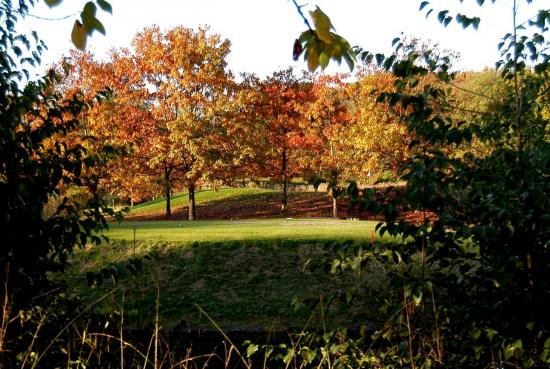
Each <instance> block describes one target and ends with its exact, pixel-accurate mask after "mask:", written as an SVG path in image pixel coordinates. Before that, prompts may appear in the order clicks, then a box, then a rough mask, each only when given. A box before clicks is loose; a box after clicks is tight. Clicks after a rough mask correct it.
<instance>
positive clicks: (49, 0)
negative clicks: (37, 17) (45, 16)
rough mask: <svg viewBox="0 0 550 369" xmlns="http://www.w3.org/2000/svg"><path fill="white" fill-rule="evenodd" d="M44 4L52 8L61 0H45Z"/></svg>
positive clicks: (61, 0)
mask: <svg viewBox="0 0 550 369" xmlns="http://www.w3.org/2000/svg"><path fill="white" fill-rule="evenodd" d="M45 2H46V5H47V6H49V7H50V8H53V7H54V6H58V5H59V4H61V3H62V2H63V0H45Z"/></svg>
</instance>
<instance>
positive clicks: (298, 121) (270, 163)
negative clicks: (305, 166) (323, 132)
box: [254, 69, 311, 212]
mask: <svg viewBox="0 0 550 369" xmlns="http://www.w3.org/2000/svg"><path fill="white" fill-rule="evenodd" d="M255 88H256V94H257V98H256V99H255V102H254V104H255V106H254V109H256V110H257V111H258V112H259V113H260V114H261V118H260V119H261V120H263V122H264V133H263V134H264V135H265V137H267V142H268V144H269V147H268V150H267V151H268V158H267V160H266V162H265V163H264V164H263V165H264V169H265V172H266V173H267V174H268V176H269V177H271V178H277V179H279V180H280V181H281V182H282V184H283V195H282V198H281V210H282V211H283V212H285V211H287V209H288V182H289V180H290V179H291V178H292V176H293V175H295V174H297V171H296V167H295V165H296V164H297V161H295V160H294V159H295V157H296V156H297V154H298V153H297V152H296V151H297V149H299V148H301V147H303V144H304V142H303V138H304V136H303V132H304V131H303V127H304V126H305V124H304V120H305V116H304V114H303V109H302V108H301V106H302V105H303V104H306V103H307V102H308V101H310V99H311V86H310V84H309V83H308V82H307V80H306V79H305V78H299V77H297V76H295V75H294V72H293V70H292V69H286V70H282V71H278V72H275V73H273V75H272V76H270V77H268V78H266V79H265V80H262V81H259V85H256V87H255Z"/></svg>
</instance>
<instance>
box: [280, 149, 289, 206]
mask: <svg viewBox="0 0 550 369" xmlns="http://www.w3.org/2000/svg"><path fill="white" fill-rule="evenodd" d="M281 169H282V174H283V198H282V201H281V211H282V212H283V213H286V211H287V210H288V183H287V182H288V178H287V157H286V148H283V153H282V155H281Z"/></svg>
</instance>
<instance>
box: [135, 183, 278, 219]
mask: <svg viewBox="0 0 550 369" xmlns="http://www.w3.org/2000/svg"><path fill="white" fill-rule="evenodd" d="M277 193H278V191H275V190H266V189H261V188H222V189H219V190H204V191H197V192H196V193H195V201H196V203H197V205H198V206H200V205H204V204H208V203H211V202H216V201H223V200H230V201H239V200H246V199H247V198H250V199H254V198H262V195H264V197H265V195H268V196H270V195H276V194H277ZM187 202H188V197H187V194H186V193H185V194H179V195H175V196H173V197H172V198H171V201H170V204H171V207H172V209H177V208H181V207H185V206H187ZM165 209H166V198H165V197H161V198H158V199H155V200H152V201H147V202H144V203H141V204H138V205H136V206H134V207H133V208H132V209H131V210H130V213H129V214H128V217H129V218H133V217H140V216H147V215H150V216H155V215H162V214H163V213H164V210H165Z"/></svg>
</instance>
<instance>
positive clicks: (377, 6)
mask: <svg viewBox="0 0 550 369" xmlns="http://www.w3.org/2000/svg"><path fill="white" fill-rule="evenodd" d="M110 3H111V5H112V6H113V15H110V14H108V13H105V12H102V11H101V10H99V9H98V15H97V16H98V18H99V19H100V20H101V21H102V22H103V24H104V25H105V28H106V29H107V36H102V35H101V34H98V33H96V34H94V35H93V37H92V38H91V39H89V40H88V49H89V50H90V51H91V52H93V53H94V54H95V55H96V56H98V57H100V58H101V57H104V56H106V55H107V53H108V51H109V50H110V49H111V48H113V47H115V48H119V47H127V46H130V42H131V40H132V38H133V36H134V35H135V34H136V32H138V31H140V30H142V29H143V28H144V27H145V26H150V25H153V24H156V25H159V26H160V27H161V28H163V29H168V28H171V27H174V26H179V25H181V26H185V27H190V28H197V27H198V26H199V25H209V26H210V29H211V31H212V32H213V33H219V34H220V35H221V36H222V37H224V38H228V39H229V40H231V43H232V46H231V54H230V55H229V57H228V64H229V68H230V69H231V70H232V71H233V72H234V73H235V74H238V73H240V72H249V73H256V74H258V75H260V76H265V75H270V74H271V73H272V72H273V71H275V70H279V69H284V68H286V67H287V66H289V65H293V66H295V67H296V68H297V69H305V68H306V64H305V63H304V62H303V60H299V61H298V62H294V61H293V60H292V45H293V42H294V39H296V38H297V37H299V35H300V33H301V32H302V31H304V30H306V26H305V24H304V23H303V21H302V19H301V18H300V16H299V15H298V13H297V12H296V10H295V7H294V5H293V4H292V2H291V1H289V0H200V1H196V0H155V1H154V2H151V1H148V0H147V1H146V0H110ZM299 3H306V2H305V1H303V2H300V1H299ZM307 3H308V5H307V7H305V8H304V12H305V14H308V13H307V10H312V9H314V8H315V5H318V6H319V7H320V8H321V9H322V10H323V11H324V12H325V13H327V14H328V15H329V16H330V18H331V20H332V23H333V25H334V27H335V28H336V31H337V32H338V33H339V34H340V35H342V36H344V37H345V38H346V39H347V40H348V41H349V42H350V44H351V45H352V46H355V45H358V46H361V47H362V48H364V49H366V50H369V51H371V52H375V53H376V52H383V53H390V52H391V42H392V40H393V39H394V38H395V37H398V36H399V35H400V33H401V32H403V34H404V35H406V36H413V37H417V38H420V39H429V40H432V41H433V42H435V43H438V44H439V45H440V47H441V48H443V49H451V50H454V51H457V52H459V53H460V55H461V58H460V60H459V62H458V64H457V67H458V68H459V69H463V70H470V69H471V70H480V69H483V68H484V67H486V66H491V67H492V66H494V64H495V62H496V61H497V60H498V58H499V53H498V50H497V44H498V43H499V41H500V39H501V38H502V37H503V36H504V34H506V33H507V32H511V30H512V0H501V1H499V0H497V1H496V3H495V4H491V1H490V0H487V1H486V4H485V5H484V6H483V7H479V6H477V5H476V1H475V0H464V3H463V4H462V5H461V4H460V2H459V1H458V0H454V1H449V0H432V1H431V3H432V4H431V5H432V6H433V7H434V8H435V9H437V10H440V9H441V10H442V9H450V10H451V12H450V14H451V13H453V10H455V11H461V12H462V13H463V14H466V15H478V16H480V17H481V24H480V27H479V30H477V31H475V30H473V29H472V28H469V29H467V30H462V27H461V26H459V25H458V24H456V22H454V21H453V22H452V23H451V24H450V25H449V26H448V27H447V28H443V26H441V25H440V24H439V23H438V22H437V20H436V12H435V11H434V14H432V15H431V16H430V18H428V19H426V18H425V16H424V13H425V11H424V12H419V11H418V7H419V4H420V1H417V0H338V1H336V0H317V1H315V2H309V1H308V2H307ZM533 3H534V4H532V5H531V6H527V4H526V2H525V1H520V15H519V17H518V18H519V21H520V22H523V21H525V20H527V19H528V18H530V17H532V16H534V15H535V14H536V9H537V8H538V7H541V6H548V5H549V3H550V2H549V1H548V0H543V1H541V0H539V1H537V0H535V1H534V2H533ZM84 4H85V1H83V0H82V1H80V0H78V1H76V0H65V1H64V2H63V3H62V5H60V6H58V7H56V8H53V9H49V8H48V7H47V6H46V5H45V4H44V2H43V1H41V2H39V4H38V5H37V6H36V7H35V8H33V9H31V11H30V13H31V14H32V15H35V16H40V17H42V18H49V19H57V18H61V17H65V16H68V15H72V16H69V17H68V18H66V19H62V20H44V19H39V18H34V17H27V19H26V21H25V22H24V23H22V24H21V26H20V27H22V29H26V30H29V31H30V30H36V31H37V32H38V34H39V36H40V37H41V38H42V39H43V40H44V41H45V43H46V45H47V46H48V49H49V50H48V51H47V52H46V53H45V54H44V57H43V66H47V65H50V64H51V63H53V62H56V61H58V60H60V59H61V57H62V56H63V55H67V54H68V53H69V50H70V49H71V48H72V44H71V41H70V34H71V29H72V25H73V23H74V21H75V19H76V18H77V14H78V12H79V11H80V10H81V9H82V8H83V6H84ZM75 14H76V15H75ZM332 64H333V63H332V62H331V65H330V66H329V68H328V70H327V71H328V72H331V73H333V72H348V71H349V70H348V67H347V66H346V64H345V63H343V64H342V65H341V66H340V67H338V66H337V65H332Z"/></svg>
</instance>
